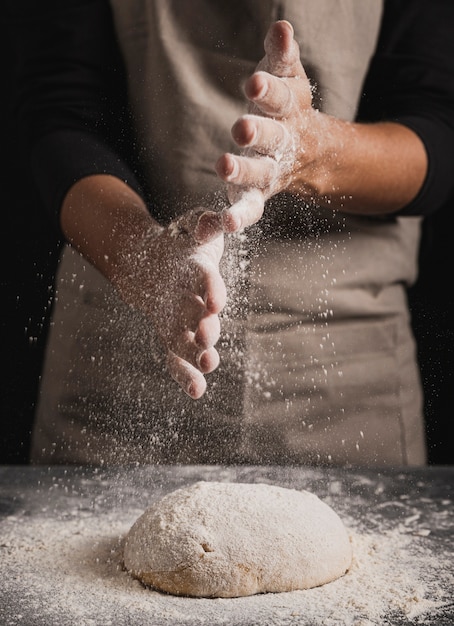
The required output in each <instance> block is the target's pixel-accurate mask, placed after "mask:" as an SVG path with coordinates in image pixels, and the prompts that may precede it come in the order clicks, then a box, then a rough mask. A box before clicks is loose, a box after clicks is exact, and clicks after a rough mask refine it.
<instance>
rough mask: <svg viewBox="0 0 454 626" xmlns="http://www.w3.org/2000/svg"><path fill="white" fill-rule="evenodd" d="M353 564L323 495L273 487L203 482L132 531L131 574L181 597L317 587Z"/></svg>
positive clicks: (152, 510) (173, 496)
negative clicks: (321, 497) (321, 498)
mask: <svg viewBox="0 0 454 626" xmlns="http://www.w3.org/2000/svg"><path fill="white" fill-rule="evenodd" d="M351 562H352V548H351V543H350V539H349V536H348V533H347V530H346V528H345V526H344V524H343V522H342V520H341V519H340V518H339V516H338V515H337V513H335V511H334V510H333V509H332V508H331V507H329V506H328V505H327V504H325V503H324V502H322V501H321V500H320V499H319V498H318V497H317V496H316V495H314V494H312V493H309V492H307V491H296V490H294V489H286V488H282V487H276V486H272V485H266V484H248V483H220V482H197V483H195V484H193V485H191V486H190V487H187V488H183V489H178V490H176V491H174V492H172V493H170V494H168V495H166V496H164V498H162V499H161V500H160V501H158V502H156V503H154V504H153V505H151V506H150V507H149V508H148V509H147V510H146V511H145V513H144V514H143V515H141V516H140V517H139V519H138V520H137V521H136V522H135V524H134V525H133V526H132V528H131V529H130V531H129V533H128V535H127V537H126V541H125V547H124V564H125V567H126V569H127V570H128V571H129V572H130V573H131V574H132V575H133V576H134V577H135V578H138V579H139V580H141V581H142V582H143V583H145V584H147V585H150V586H152V587H154V588H156V589H159V590H161V591H166V592H168V593H173V594H177V595H188V596H199V597H220V598H222V597H223V598H228V597H239V596H249V595H253V594H257V593H264V592H281V591H293V590H297V589H309V588H312V587H317V586H319V585H323V584H325V583H328V582H331V581H333V580H335V579H336V578H339V577H340V576H342V575H343V574H345V572H346V571H347V570H348V568H349V567H350V565H351Z"/></svg>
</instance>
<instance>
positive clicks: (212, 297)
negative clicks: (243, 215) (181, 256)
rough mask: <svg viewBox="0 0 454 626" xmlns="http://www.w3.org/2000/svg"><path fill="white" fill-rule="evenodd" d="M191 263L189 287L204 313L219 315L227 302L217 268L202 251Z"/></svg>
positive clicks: (225, 290) (224, 288)
mask: <svg viewBox="0 0 454 626" xmlns="http://www.w3.org/2000/svg"><path fill="white" fill-rule="evenodd" d="M221 219H222V216H221ZM191 261H192V263H193V278H192V285H191V287H192V289H193V291H194V293H195V294H196V295H198V296H199V298H200V299H201V301H202V302H203V304H204V307H205V310H206V312H208V313H214V314H218V313H220V312H221V311H222V309H223V308H224V306H225V303H226V301H227V289H226V286H225V283H224V280H223V278H222V276H221V274H220V272H219V268H218V266H217V265H216V264H215V263H213V262H212V261H211V260H210V259H209V258H208V259H207V258H206V257H205V256H204V255H203V253H202V251H197V252H196V253H195V254H194V255H193V257H192V259H191Z"/></svg>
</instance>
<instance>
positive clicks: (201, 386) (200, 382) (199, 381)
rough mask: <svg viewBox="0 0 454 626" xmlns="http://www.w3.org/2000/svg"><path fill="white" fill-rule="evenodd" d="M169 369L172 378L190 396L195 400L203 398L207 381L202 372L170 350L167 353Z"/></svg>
mask: <svg viewBox="0 0 454 626" xmlns="http://www.w3.org/2000/svg"><path fill="white" fill-rule="evenodd" d="M167 368H168V370H169V373H170V375H171V376H172V378H173V379H174V380H175V381H176V382H177V383H178V384H179V385H180V387H181V388H182V389H183V391H184V392H185V393H187V394H188V396H190V397H191V398H193V399H194V400H197V399H198V398H200V397H202V396H203V394H204V393H205V390H206V380H205V378H204V376H203V374H202V372H200V371H199V370H198V369H196V368H195V367H194V366H193V365H191V364H190V363H188V362H187V361H185V360H184V359H182V358H181V357H179V356H177V355H176V354H175V353H174V352H172V351H170V350H169V352H168V353H167Z"/></svg>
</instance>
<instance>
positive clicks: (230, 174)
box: [216, 154, 279, 189]
mask: <svg viewBox="0 0 454 626" xmlns="http://www.w3.org/2000/svg"><path fill="white" fill-rule="evenodd" d="M218 165H219V172H218V174H219V176H220V177H221V178H222V179H223V180H224V181H225V182H226V183H232V184H234V185H237V186H239V187H244V188H247V187H252V185H253V186H254V187H258V188H259V189H265V188H266V187H268V186H269V185H270V184H271V183H272V182H273V181H275V180H276V178H277V176H278V173H279V172H278V169H279V166H278V163H277V161H276V160H275V159H272V158H271V157H268V156H262V157H259V156H253V157H248V156H237V155H233V154H224V155H223V156H222V157H220V159H219V160H218V163H217V166H218ZM217 166H216V167H217Z"/></svg>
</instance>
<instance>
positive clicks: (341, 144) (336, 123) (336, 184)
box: [291, 112, 428, 214]
mask: <svg viewBox="0 0 454 626" xmlns="http://www.w3.org/2000/svg"><path fill="white" fill-rule="evenodd" d="M321 115H322V114H318V113H316V112H314V116H315V117H316V118H319V119H320V116H321ZM324 117H325V119H324V120H322V121H321V123H320V122H319V123H320V129H319V133H320V140H319V146H320V153H319V155H318V158H317V160H316V162H314V163H310V164H303V165H302V166H301V169H300V170H298V171H297V172H296V175H295V179H294V181H293V182H292V185H291V190H292V191H293V192H294V193H299V194H300V193H303V195H307V194H308V193H309V195H310V196H312V197H313V199H314V200H315V201H317V202H319V203H321V204H325V205H328V206H329V207H330V208H333V209H340V210H342V211H345V212H350V213H360V214H387V213H393V212H395V211H398V210H399V209H401V208H402V207H404V206H406V205H407V204H408V203H409V202H411V201H412V200H413V199H414V198H415V197H416V195H417V194H418V192H419V190H420V189H421V187H422V185H423V183H424V180H425V177H426V173H427V167H428V164H427V154H426V151H425V148H424V144H423V142H422V141H421V139H420V138H419V137H418V135H417V134H416V133H415V132H413V131H412V130H410V129H409V128H407V127H405V126H403V125H401V124H396V123H392V122H381V123H374V124H356V123H355V124H352V123H348V122H343V121H340V120H336V119H334V118H328V117H327V116H324Z"/></svg>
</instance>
